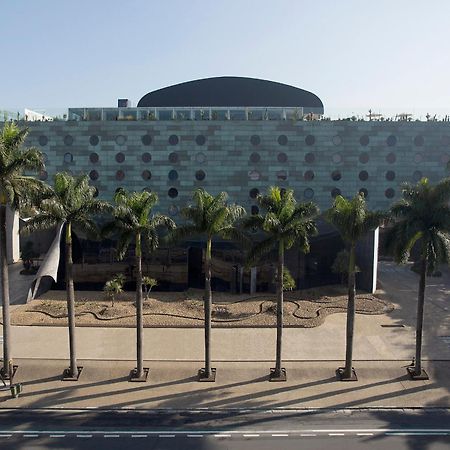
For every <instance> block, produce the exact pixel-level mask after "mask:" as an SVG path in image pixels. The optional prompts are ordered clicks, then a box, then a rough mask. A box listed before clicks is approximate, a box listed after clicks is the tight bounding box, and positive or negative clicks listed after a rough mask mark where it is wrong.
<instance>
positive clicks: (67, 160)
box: [64, 153, 73, 163]
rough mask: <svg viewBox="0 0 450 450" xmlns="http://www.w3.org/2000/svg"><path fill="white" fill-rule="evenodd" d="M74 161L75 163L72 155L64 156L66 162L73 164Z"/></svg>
mask: <svg viewBox="0 0 450 450" xmlns="http://www.w3.org/2000/svg"><path fill="white" fill-rule="evenodd" d="M72 161H73V156H72V153H65V154H64V162H65V163H71V162H72Z"/></svg>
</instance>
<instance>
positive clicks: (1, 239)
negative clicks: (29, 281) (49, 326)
mask: <svg viewBox="0 0 450 450" xmlns="http://www.w3.org/2000/svg"><path fill="white" fill-rule="evenodd" d="M0 265H1V283H2V306H3V309H2V312H3V369H2V374H3V376H4V377H5V378H9V377H10V376H11V374H10V373H9V367H10V364H9V363H10V360H11V337H10V336H11V321H10V316H9V277H8V258H7V255H6V206H5V205H0Z"/></svg>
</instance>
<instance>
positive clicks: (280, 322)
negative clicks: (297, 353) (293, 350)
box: [274, 241, 284, 377]
mask: <svg viewBox="0 0 450 450" xmlns="http://www.w3.org/2000/svg"><path fill="white" fill-rule="evenodd" d="M283 272H284V243H283V242H282V241H280V243H279V246H278V286H277V349H276V361H275V374H274V376H275V377H280V376H281V349H282V340H283Z"/></svg>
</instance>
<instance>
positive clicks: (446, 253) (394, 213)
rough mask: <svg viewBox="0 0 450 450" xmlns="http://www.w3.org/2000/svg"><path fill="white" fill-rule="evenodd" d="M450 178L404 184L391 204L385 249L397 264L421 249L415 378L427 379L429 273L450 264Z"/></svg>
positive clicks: (411, 368) (413, 367)
mask: <svg viewBox="0 0 450 450" xmlns="http://www.w3.org/2000/svg"><path fill="white" fill-rule="evenodd" d="M449 201H450V178H445V179H443V180H441V181H440V182H439V183H437V184H436V185H432V184H430V183H429V181H428V180H427V179H426V178H423V179H422V180H420V181H419V182H418V183H417V184H416V185H410V184H405V185H404V186H403V189H402V198H401V199H400V200H399V201H397V202H396V203H394V204H393V205H392V206H391V209H390V214H391V217H392V219H393V220H394V224H393V226H392V227H391V228H390V229H389V230H388V232H387V234H386V240H385V246H386V249H387V250H388V251H389V252H390V253H391V254H393V256H394V258H395V261H396V262H397V263H405V262H407V261H408V259H409V255H410V252H411V249H412V248H413V246H415V245H416V244H417V248H418V250H419V251H420V259H419V262H420V265H419V267H420V281H419V289H418V295H417V318H416V355H415V359H414V365H413V366H411V367H409V368H408V371H409V372H410V374H411V376H412V377H413V378H415V379H427V378H428V376H427V374H426V372H425V371H424V370H423V369H422V330H423V315H424V305H425V287H426V276H427V274H428V273H432V272H433V271H434V269H435V267H436V265H437V264H439V263H444V262H445V263H447V264H449V263H450V207H449Z"/></svg>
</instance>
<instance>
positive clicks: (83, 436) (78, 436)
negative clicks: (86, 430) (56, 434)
mask: <svg viewBox="0 0 450 450" xmlns="http://www.w3.org/2000/svg"><path fill="white" fill-rule="evenodd" d="M91 437H92V434H77V438H91Z"/></svg>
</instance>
